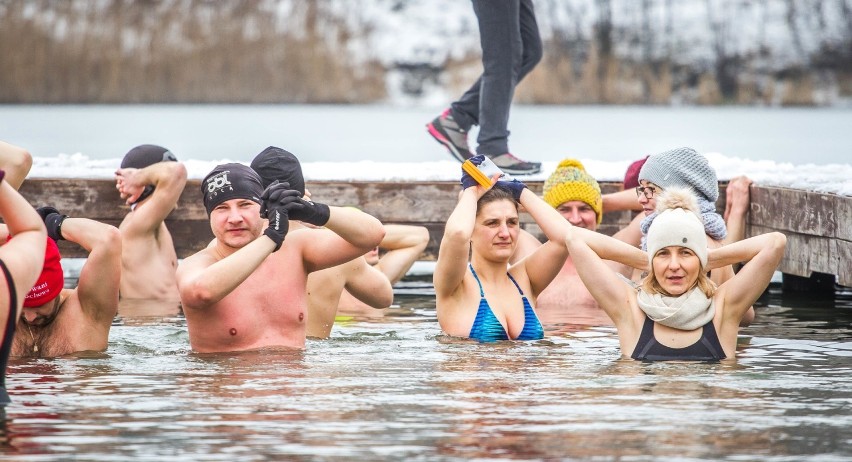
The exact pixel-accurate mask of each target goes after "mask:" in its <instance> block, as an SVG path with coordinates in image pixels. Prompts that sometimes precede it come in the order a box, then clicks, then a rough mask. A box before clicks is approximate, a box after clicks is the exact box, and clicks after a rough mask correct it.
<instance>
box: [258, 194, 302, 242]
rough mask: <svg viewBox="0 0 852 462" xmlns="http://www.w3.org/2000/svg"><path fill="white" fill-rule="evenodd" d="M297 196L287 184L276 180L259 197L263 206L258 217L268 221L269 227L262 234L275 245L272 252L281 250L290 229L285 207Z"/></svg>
mask: <svg viewBox="0 0 852 462" xmlns="http://www.w3.org/2000/svg"><path fill="white" fill-rule="evenodd" d="M299 195H300V194H299V191H294V190H292V189H290V185H289V184H287V183H279V182H278V181H277V180H276V181H273V182H272V184H270V185H269V186H268V187H267V188H266V190H265V191H263V195H262V196H260V198H261V199H262V200H263V204H262V205H261V207H260V216H261V217H262V218H268V219H269V226H268V227H267V228H266V230H265V231H264V232H263V234H264V235H266V236H268V237H269V238H270V239H272V242H274V243H275V250H274V251H277V250H278V249H280V248H281V244H282V243H283V242H284V236H286V235H287V231H288V230H289V229H290V222H289V217H288V216H287V208H286V205H287V204H289V203H290V202H292V201H294V200H297V199H298V198H299ZM274 251H273V252H274Z"/></svg>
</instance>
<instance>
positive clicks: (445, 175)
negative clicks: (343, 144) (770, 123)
mask: <svg viewBox="0 0 852 462" xmlns="http://www.w3.org/2000/svg"><path fill="white" fill-rule="evenodd" d="M705 155H706V156H707V159H708V160H709V162H710V165H711V166H713V168H715V169H716V172H717V175H718V177H719V179H720V180H729V179H731V178H733V177H735V176H738V175H747V176H748V177H750V178H751V179H752V180H754V182H755V184H757V185H763V186H778V187H786V188H794V189H803V190H809V191H816V192H823V193H834V194H840V195H846V196H852V164H848V163H846V164H828V165H815V164H795V165H794V164H791V163H785V162H775V161H771V160H749V159H741V158H737V157H728V156H725V155H723V154H720V153H705ZM580 160H581V161H582V162H583V164H584V165H585V167H586V170H588V171H589V173H590V174H592V175H593V176H595V177H596V178H597V179H598V180H599V181H621V180H622V179H623V178H624V171H625V170H626V169H627V166H628V165H629V164H630V163H631V162H632V161H633V160H635V159H625V160H623V161H598V160H594V159H585V158H582V157H581V158H580ZM120 162H121V159H118V158H115V159H101V160H93V159H89V158H88V157H87V156H85V155H82V154H79V153H78V154H71V155H65V154H60V155H59V156H56V157H35V158H34V159H33V168H32V170H31V171H30V175H29V177H30V178H112V177H113V173H114V172H115V169H116V168H117V166H118V165H119V164H120ZM224 162H234V160H231V159H221V160H213V161H206V160H205V161H202V160H193V159H189V160H186V161H184V163H185V164H186V167H187V171H188V175H189V178H190V179H201V178H204V176H205V175H206V174H207V172H209V171H210V170H212V169H213V167H214V166H216V165H217V164H220V163H224ZM243 163H245V162H243ZM556 165H557V162H555V161H551V162H544V163H543V164H542V173H539V174H536V175H530V176H525V177H522V178H521V179H529V180H544V179H546V178H547V176H548V175H549V174H550V173H551V172H553V170H554V169H555V168H556ZM302 170H303V172H304V175H305V179H306V180H307V181H308V182H310V181H321V180H333V181H456V180H458V178H459V177H460V175H461V169H460V167H459V163H458V162H455V161H452V160H444V161H434V162H407V163H402V162H376V161H358V162H305V163H303V164H302Z"/></svg>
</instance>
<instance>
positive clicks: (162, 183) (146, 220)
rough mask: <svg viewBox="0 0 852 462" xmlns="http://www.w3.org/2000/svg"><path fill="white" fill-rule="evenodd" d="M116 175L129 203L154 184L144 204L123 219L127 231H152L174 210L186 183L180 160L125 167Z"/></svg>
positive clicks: (184, 168) (136, 233) (120, 191)
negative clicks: (142, 166) (143, 166)
mask: <svg viewBox="0 0 852 462" xmlns="http://www.w3.org/2000/svg"><path fill="white" fill-rule="evenodd" d="M115 179H116V188H117V189H118V191H119V193H120V194H121V197H122V198H123V199H126V200H127V204H133V203H134V202H136V201H137V200H138V199H139V196H141V195H142V193H143V192H144V190H145V188H146V187H148V186H153V188H154V192H153V193H152V194H151V197H149V198H147V199H145V206H144V207H139V208H138V209H135V210H134V213H133V215H132V219H130V220H127V221H126V223H122V233H124V234H125V235H128V234H130V235H150V234H151V233H153V232H155V231H156V230H157V229H158V227H159V226H160V224H161V223H162V222H163V220H165V219H166V217H167V216H168V215H169V213H170V212H171V211H172V210H174V208H175V205H176V204H177V201H178V199H179V198H180V195H181V193H182V192H183V189H184V186H186V167H185V166H184V165H183V164H182V163H180V162H158V163H156V164H153V165H149V166H148V167H145V168H141V169H136V168H122V169H118V170H117V171H116V172H115Z"/></svg>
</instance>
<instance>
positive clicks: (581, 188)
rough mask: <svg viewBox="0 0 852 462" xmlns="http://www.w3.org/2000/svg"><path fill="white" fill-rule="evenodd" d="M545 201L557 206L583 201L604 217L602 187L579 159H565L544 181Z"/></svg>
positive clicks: (599, 222) (599, 219)
mask: <svg viewBox="0 0 852 462" xmlns="http://www.w3.org/2000/svg"><path fill="white" fill-rule="evenodd" d="M544 201H545V202H547V203H548V204H550V206H551V207H553V208H556V207H558V206H559V205H560V204H563V203H565V202H568V201H583V202H585V203H587V204H589V206H591V207H592V210H594V211H595V214H596V215H597V217H598V224H601V220H602V219H603V199H602V198H601V187H600V185H599V184H598V182H597V180H595V179H594V178H593V177H592V176H591V175H589V174H588V173H586V168H585V167H583V164H582V163H580V161H579V160H577V159H565V160H563V161H562V162H560V163H559V166H558V167H556V170H555V171H554V172H553V173H552V174H551V175H550V177H549V178H548V179H547V180H546V181H545V182H544Z"/></svg>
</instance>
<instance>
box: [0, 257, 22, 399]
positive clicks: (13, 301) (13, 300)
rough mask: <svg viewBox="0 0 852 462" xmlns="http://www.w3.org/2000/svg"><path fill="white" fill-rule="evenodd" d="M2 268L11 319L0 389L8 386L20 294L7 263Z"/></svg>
mask: <svg viewBox="0 0 852 462" xmlns="http://www.w3.org/2000/svg"><path fill="white" fill-rule="evenodd" d="M0 268H3V275H5V276H6V284H7V285H8V286H9V318H8V319H7V320H6V331H5V332H4V334H3V344H2V346H0V369H2V370H0V387H5V386H6V361H7V360H8V359H9V352H10V351H12V338H13V337H14V336H15V324H16V322H15V321H17V320H18V316H17V314H18V313H17V310H18V292H17V291H16V290H15V283H14V281H12V274H11V273H10V272H9V268H6V263H4V262H3V260H0Z"/></svg>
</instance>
